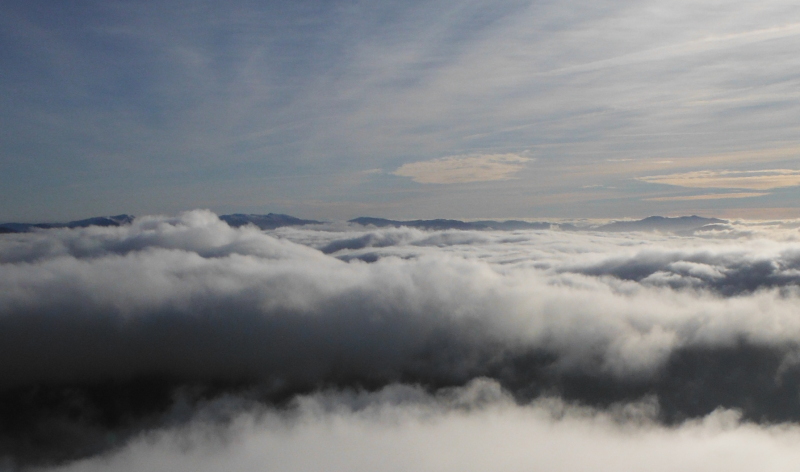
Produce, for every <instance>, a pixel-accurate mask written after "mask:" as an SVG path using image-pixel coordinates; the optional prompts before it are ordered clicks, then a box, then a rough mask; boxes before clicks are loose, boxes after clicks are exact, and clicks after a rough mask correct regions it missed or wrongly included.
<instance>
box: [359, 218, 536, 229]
mask: <svg viewBox="0 0 800 472" xmlns="http://www.w3.org/2000/svg"><path fill="white" fill-rule="evenodd" d="M349 223H355V224H359V225H362V226H369V225H372V226H376V227H378V228H383V227H387V226H394V227H400V226H407V227H410V228H420V229H429V230H430V229H432V230H443V229H466V230H476V229H494V230H515V229H550V227H551V226H552V225H551V224H550V223H544V222H536V223H529V222H527V221H518V220H506V221H491V220H485V221H461V220H442V219H438V220H411V221H397V220H387V219H384V218H370V217H366V216H362V217H361V218H354V219H352V220H350V221H349Z"/></svg>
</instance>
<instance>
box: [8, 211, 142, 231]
mask: <svg viewBox="0 0 800 472" xmlns="http://www.w3.org/2000/svg"><path fill="white" fill-rule="evenodd" d="M133 218H134V217H133V216H131V215H116V216H97V217H94V218H87V219H85V220H77V221H70V222H69V223H1V224H0V233H27V232H29V231H33V230H34V229H37V228H38V229H51V228H86V227H89V226H122V225H127V224H130V223H131V221H133Z"/></svg>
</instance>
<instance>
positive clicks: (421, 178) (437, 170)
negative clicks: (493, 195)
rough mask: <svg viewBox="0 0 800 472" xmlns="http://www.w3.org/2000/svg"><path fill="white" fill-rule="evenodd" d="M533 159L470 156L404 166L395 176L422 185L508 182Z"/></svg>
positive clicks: (516, 155) (517, 156)
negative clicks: (408, 178)
mask: <svg viewBox="0 0 800 472" xmlns="http://www.w3.org/2000/svg"><path fill="white" fill-rule="evenodd" d="M530 160H531V158H529V157H525V156H523V155H520V154H514V153H508V154H477V155H475V154H468V155H462V156H448V157H442V158H440V159H433V160H430V161H422V162H412V163H409V164H403V165H402V166H400V167H399V168H398V169H397V170H395V171H394V172H393V173H394V175H399V176H402V177H411V179H413V180H414V182H419V183H421V184H461V183H468V182H488V181H492V180H507V179H511V178H513V175H514V174H515V173H517V172H519V171H521V170H522V169H523V168H524V167H525V163H526V162H529V161H530Z"/></svg>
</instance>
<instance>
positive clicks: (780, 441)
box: [38, 380, 800, 472]
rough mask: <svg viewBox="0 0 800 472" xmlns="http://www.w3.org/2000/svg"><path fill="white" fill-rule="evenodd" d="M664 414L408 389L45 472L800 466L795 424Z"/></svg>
mask: <svg viewBox="0 0 800 472" xmlns="http://www.w3.org/2000/svg"><path fill="white" fill-rule="evenodd" d="M655 411H657V406H656V405H654V404H653V403H652V402H649V401H643V402H639V403H629V404H620V405H617V407H616V408H615V409H612V410H610V411H597V410H593V409H591V408H585V407H584V408H581V407H576V406H573V405H569V404H565V403H564V402H562V401H559V400H557V399H542V400H540V401H538V402H535V403H533V404H531V405H526V406H525V405H523V406H521V405H516V404H515V403H514V402H513V401H511V399H510V398H509V397H508V396H507V394H504V393H503V392H501V391H500V390H499V388H498V386H497V385H496V384H494V383H492V382H490V381H485V380H484V381H476V382H473V383H472V384H470V385H469V386H468V387H465V388H463V389H455V390H451V391H449V392H447V394H446V395H441V394H440V395H437V396H432V395H430V394H427V393H425V392H424V391H422V390H420V389H415V388H409V387H403V386H392V387H388V388H386V389H384V390H382V391H379V392H376V393H372V394H368V393H358V394H354V393H352V392H351V393H345V394H341V393H340V394H337V393H332V392H329V393H325V394H316V395H312V396H305V397H302V398H301V399H299V400H298V401H297V402H296V403H295V405H294V408H293V409H292V410H290V412H279V411H265V412H260V413H259V414H243V415H241V416H239V417H238V418H237V419H236V421H235V422H234V423H233V425H231V426H230V427H229V428H228V429H227V430H226V431H219V430H218V429H216V428H214V427H211V428H209V426H208V425H207V424H204V423H202V422H196V423H194V424H192V425H191V426H189V427H186V428H182V429H176V430H170V431H166V432H159V433H155V434H147V435H145V436H143V437H140V438H137V439H136V440H134V441H133V442H132V443H131V444H130V445H128V446H126V447H125V448H124V449H123V450H121V451H119V452H116V453H114V454H111V455H108V456H106V457H103V458H93V459H90V460H86V461H81V462H78V463H75V464H72V465H69V466H66V467H53V468H47V469H40V470H39V471H38V472H45V471H48V472H94V471H97V472H100V471H106V470H114V471H117V472H140V471H141V472H144V471H150V470H170V471H175V472H183V471H185V472H205V471H218V470H223V469H224V470H229V471H231V472H249V471H262V470H280V471H285V472H293V471H297V472H306V471H309V470H322V469H324V470H330V471H349V472H361V471H363V472H367V471H375V470H381V471H387V472H407V471H412V470H413V471H418V472H451V471H452V472H456V471H457V472H473V471H474V472H484V471H487V470H492V471H498V472H559V471H563V472H573V471H592V472H612V471H613V472H616V471H620V470H625V471H632V472H638V471H642V472H644V471H647V472H672V471H675V470H689V471H695V472H701V471H709V472H710V471H717V470H725V471H731V472H737V471H741V472H750V471H753V470H759V471H766V472H784V471H785V472H789V471H794V470H795V469H796V464H797V462H798V461H799V460H800V448H799V447H798V446H800V429H798V427H797V426H795V425H788V426H780V427H778V426H772V427H771V426H759V425H756V424H752V423H742V422H740V420H739V415H738V413H737V412H736V411H732V410H725V409H720V410H717V411H715V412H713V413H711V414H709V415H707V416H705V417H703V418H700V419H698V420H695V421H691V422H688V423H686V424H684V425H682V426H679V427H673V428H667V427H664V426H661V425H659V424H658V423H657V422H655V421H654V417H653V413H654V412H655Z"/></svg>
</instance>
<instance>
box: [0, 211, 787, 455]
mask: <svg viewBox="0 0 800 472" xmlns="http://www.w3.org/2000/svg"><path fill="white" fill-rule="evenodd" d="M796 233H797V230H796V229H794V228H792V227H791V225H782V226H781V225H777V224H775V225H769V224H762V225H748V224H745V223H733V224H730V225H727V226H726V227H725V229H724V230H716V231H709V232H705V233H703V234H700V235H698V236H693V237H675V236H670V235H659V234H650V235H647V234H643V233H636V234H633V233H616V234H613V235H610V234H601V233H591V232H589V233H565V232H559V231H513V232H494V231H480V232H471V231H422V230H418V229H409V228H386V229H374V228H373V229H366V228H364V227H356V226H347V225H340V226H337V225H331V226H330V227H329V228H327V230H325V229H324V228H316V229H307V228H282V229H279V230H275V231H271V232H262V231H259V230H257V229H256V228H253V227H242V228H231V227H229V226H228V225H227V224H225V223H224V222H222V221H220V220H219V219H218V218H217V217H216V215H214V214H212V213H209V212H204V211H195V212H189V213H184V214H181V215H179V216H177V217H174V218H167V217H143V218H138V219H136V220H135V221H134V222H133V224H132V225H129V226H123V227H118V228H97V227H93V228H82V229H56V230H47V231H40V232H36V233H30V234H11V235H3V236H2V237H0V262H2V265H0V270H1V271H2V278H0V280H2V282H0V397H2V398H0V400H2V402H0V404H2V405H3V406H2V411H0V414H2V416H3V421H2V422H0V424H3V425H4V426H3V427H2V429H0V448H1V449H0V452H1V453H0V456H2V455H5V456H7V457H9V458H13V460H14V461H19V462H20V463H37V462H38V463H42V462H43V461H44V462H47V461H62V460H67V459H73V458H78V457H84V456H91V455H94V454H97V453H100V452H102V451H104V450H106V449H107V448H110V447H117V446H120V445H122V444H124V443H125V441H127V440H128V438H130V437H134V436H135V435H136V434H138V432H139V431H141V429H142V428H145V429H152V428H156V429H157V428H160V427H166V426H170V425H176V424H183V423H185V422H186V421H190V420H191V419H192V418H193V417H195V416H196V414H197V411H198V410H197V409H196V408H197V407H198V405H203V404H206V403H207V402H213V401H217V400H215V399H219V398H239V399H240V400H239V402H240V403H238V404H239V405H240V406H239V407H237V408H240V409H244V410H248V409H249V408H251V407H250V406H247V405H257V404H266V405H274V406H280V405H285V404H286V402H287V401H291V399H292V398H295V395H297V394H303V393H312V392H315V391H317V390H319V389H321V388H333V389H344V390H348V389H367V390H374V389H379V388H381V387H383V386H386V385H391V384H397V383H403V384H417V385H421V386H422V387H423V388H424V389H426V390H428V391H430V392H435V391H438V390H439V389H442V388H449V387H454V386H459V385H464V384H466V383H468V382H469V381H470V380H472V379H476V378H479V377H487V378H490V379H494V380H493V381H495V382H498V384H499V385H500V386H502V388H503V389H505V390H506V391H507V392H508V393H509V394H510V395H511V396H513V398H514V399H515V400H516V401H518V402H520V403H521V404H523V405H524V404H526V403H527V402H529V401H531V400H533V399H536V398H539V397H540V396H541V395H543V394H547V395H555V396H559V397H561V398H563V399H566V400H569V401H577V402H579V403H582V404H585V405H593V406H596V407H600V408H606V407H609V406H610V405H612V404H615V403H617V402H623V403H624V402H630V401H636V400H638V399H641V398H643V397H647V396H649V397H648V398H653V399H655V400H654V401H655V402H656V403H657V404H658V405H659V409H658V413H656V414H655V416H654V417H653V418H654V419H653V421H658V422H667V423H675V422H681V421H683V420H685V419H687V418H698V417H702V416H704V415H708V414H710V413H711V412H713V411H714V410H716V409H717V408H720V407H722V408H735V409H738V410H740V411H741V413H742V414H743V415H744V418H745V419H750V420H758V421H766V422H784V421H792V422H794V421H800V404H798V401H797V398H798V397H797V395H798V393H797V392H798V385H800V372H798V369H797V367H798V365H799V364H800V360H799V359H800V353H798V351H797V345H798V342H799V341H800V320H799V319H798V318H797V302H798V298H800V292H798V290H797V281H798V279H797V274H796V272H797V265H798V263H797V259H798V254H800V243H798V242H797V237H796V236H797V234H796ZM336 241H351V242H352V241H362V242H363V244H362V245H361V246H357V245H355V244H342V245H341V247H342V248H343V249H341V250H339V251H335V252H333V253H332V254H331V255H325V254H323V253H322V252H321V251H319V250H318V248H323V247H330V245H331V244H333V243H335V242H336ZM365 255H370V257H369V258H366V257H364V256H365ZM364 258H366V259H369V260H371V261H373V262H371V263H366V262H363V261H362V260H361V259H364ZM234 403H236V402H234ZM236 411H238V410H236ZM237 414H238V413H237ZM222 416H223V417H225V415H222ZM234 417H235V415H234ZM9 460H12V459H9Z"/></svg>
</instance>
